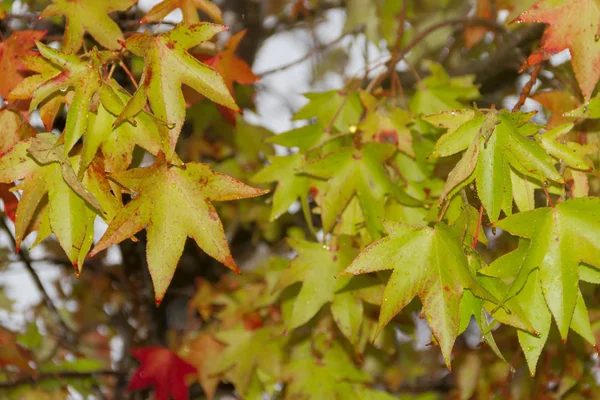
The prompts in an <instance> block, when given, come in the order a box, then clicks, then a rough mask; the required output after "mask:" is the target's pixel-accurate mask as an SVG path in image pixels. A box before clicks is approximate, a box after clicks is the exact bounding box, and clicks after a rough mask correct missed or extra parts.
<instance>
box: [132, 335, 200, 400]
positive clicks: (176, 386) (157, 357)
mask: <svg viewBox="0 0 600 400" xmlns="http://www.w3.org/2000/svg"><path fill="white" fill-rule="evenodd" d="M131 354H132V355H133V356H134V357H135V358H136V359H137V360H138V361H139V362H140V363H141V365H140V367H139V368H138V369H136V370H135V372H134V374H133V377H132V378H131V380H130V381H129V385H127V391H132V390H140V389H145V388H147V387H148V386H151V387H152V388H153V389H154V398H155V399H156V400H169V399H171V398H173V399H175V400H187V399H188V397H189V396H188V386H187V383H186V381H185V377H186V375H190V374H194V373H196V368H194V366H192V365H190V364H189V363H187V362H186V361H184V360H182V359H181V358H179V356H178V355H177V354H175V353H173V352H172V351H171V350H169V349H167V348H164V347H158V346H153V347H143V348H139V349H132V350H131Z"/></svg>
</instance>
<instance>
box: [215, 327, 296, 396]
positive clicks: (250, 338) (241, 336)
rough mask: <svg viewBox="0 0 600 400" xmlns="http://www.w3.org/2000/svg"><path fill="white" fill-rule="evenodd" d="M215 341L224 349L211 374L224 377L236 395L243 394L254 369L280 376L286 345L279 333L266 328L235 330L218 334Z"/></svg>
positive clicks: (273, 328) (278, 330) (279, 331)
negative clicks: (223, 346)
mask: <svg viewBox="0 0 600 400" xmlns="http://www.w3.org/2000/svg"><path fill="white" fill-rule="evenodd" d="M216 339H217V340H218V341H220V342H222V343H224V344H226V345H227V347H226V348H225V350H224V351H223V352H222V353H221V354H220V356H219V359H218V361H217V363H216V364H215V365H214V366H213V370H212V373H213V374H223V373H225V374H226V376H227V377H228V379H230V380H231V381H232V382H233V384H234V385H235V388H236V390H237V391H238V392H239V393H241V394H246V391H247V390H248V386H249V385H250V381H251V380H252V376H253V375H254V374H255V373H256V370H257V369H260V370H262V371H264V372H266V373H268V374H269V375H272V376H279V373H280V370H281V364H282V361H283V359H284V353H283V349H284V346H285V344H286V342H287V338H286V337H284V336H283V335H282V333H281V330H280V329H277V328H275V327H265V328H259V329H257V330H253V331H248V330H245V329H240V328H237V329H232V330H228V331H221V332H219V333H218V334H217V335H216Z"/></svg>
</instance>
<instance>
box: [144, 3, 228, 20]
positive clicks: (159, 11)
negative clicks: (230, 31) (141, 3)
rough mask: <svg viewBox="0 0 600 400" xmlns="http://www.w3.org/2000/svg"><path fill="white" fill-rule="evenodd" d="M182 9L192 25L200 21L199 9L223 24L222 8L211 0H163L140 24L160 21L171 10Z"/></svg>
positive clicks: (184, 18) (184, 16)
mask: <svg viewBox="0 0 600 400" xmlns="http://www.w3.org/2000/svg"><path fill="white" fill-rule="evenodd" d="M175 9H180V10H181V13H182V14H183V20H184V21H185V23H186V24H188V25H192V24H196V23H198V22H200V19H199V18H198V9H200V10H201V11H202V12H204V13H205V14H206V15H208V16H209V17H210V18H211V19H212V20H213V21H215V22H217V23H219V24H222V23H223V17H222V15H221V9H220V8H219V7H218V6H217V5H216V4H214V3H213V2H212V1H210V0H163V1H161V2H159V3H158V4H156V5H155V6H154V7H152V8H151V9H150V10H149V11H148V13H147V14H146V15H145V16H144V17H143V18H142V19H141V20H140V24H145V23H148V22H156V21H160V20H161V19H163V18H164V17H166V16H167V15H168V14H169V13H171V11H173V10H175Z"/></svg>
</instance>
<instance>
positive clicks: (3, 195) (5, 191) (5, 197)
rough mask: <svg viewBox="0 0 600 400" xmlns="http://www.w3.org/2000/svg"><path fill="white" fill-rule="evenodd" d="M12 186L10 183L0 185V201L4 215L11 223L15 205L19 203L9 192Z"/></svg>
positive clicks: (14, 213)
mask: <svg viewBox="0 0 600 400" xmlns="http://www.w3.org/2000/svg"><path fill="white" fill-rule="evenodd" d="M13 186H14V185H13V184H12V183H0V199H2V201H3V202H4V213H5V214H6V216H7V217H8V218H10V220H11V221H12V222H15V218H16V212H17V204H18V203H19V201H18V199H17V197H16V196H15V195H14V194H13V193H12V192H11V191H10V190H9V189H10V188H11V187H13Z"/></svg>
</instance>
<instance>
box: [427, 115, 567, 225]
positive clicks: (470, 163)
mask: <svg viewBox="0 0 600 400" xmlns="http://www.w3.org/2000/svg"><path fill="white" fill-rule="evenodd" d="M462 114H463V117H466V116H468V115H473V118H472V119H470V120H466V122H464V123H463V124H461V125H459V126H458V127H457V126H456V125H455V123H449V124H448V125H447V127H448V128H449V131H448V132H447V133H446V134H444V135H443V136H442V137H441V138H440V139H439V140H438V142H437V144H436V147H435V149H434V151H433V152H432V156H433V157H438V156H449V155H452V154H455V153H457V152H460V151H462V150H464V149H465V148H467V149H466V152H465V154H464V155H463V157H462V159H461V160H460V161H459V162H458V163H457V164H456V166H455V168H454V169H453V170H452V172H450V174H449V176H448V180H447V181H446V186H445V187H444V190H443V191H442V193H441V195H440V204H441V203H442V202H443V201H444V200H445V199H446V198H448V197H451V196H453V195H454V194H456V192H457V191H458V190H460V189H461V188H462V187H464V186H465V185H467V184H468V183H470V182H471V181H473V180H475V181H476V187H477V194H478V196H479V198H480V199H481V202H482V203H483V206H484V207H485V210H486V212H487V214H488V216H489V217H490V219H492V220H495V219H497V218H498V217H499V215H500V212H501V211H504V212H505V213H506V214H507V215H510V214H512V202H513V194H512V191H513V188H514V186H515V185H516V184H518V183H520V182H515V181H513V176H514V175H513V173H512V172H511V171H513V170H514V172H516V173H519V174H522V175H526V176H530V177H532V178H534V179H537V180H539V181H542V182H544V181H546V180H548V179H550V180H553V181H555V182H563V178H562V177H561V176H560V174H559V173H558V172H557V171H556V168H555V167H554V165H553V160H552V158H551V157H550V156H549V155H548V153H547V152H546V151H544V148H543V147H542V146H540V145H539V144H538V143H536V142H535V141H532V140H529V139H528V138H527V137H526V136H529V135H531V134H534V133H536V132H537V129H538V127H537V126H536V125H534V124H531V123H528V122H527V120H528V119H529V118H531V114H523V113H509V112H507V111H499V112H497V111H491V112H489V113H488V114H487V115H483V114H481V113H479V112H477V113H475V114H471V112H468V111H466V112H464V113H462ZM424 119H425V120H427V121H428V122H430V123H432V124H434V125H442V126H446V125H445V124H446V121H447V114H441V115H440V117H439V118H438V116H437V115H430V116H426V117H424ZM465 119H466V118H461V120H463V121H464V120H465ZM548 143H550V144H552V146H553V148H558V149H561V150H563V151H564V149H562V148H559V146H558V143H556V144H555V143H554V142H548ZM467 146H468V147H467Z"/></svg>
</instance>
